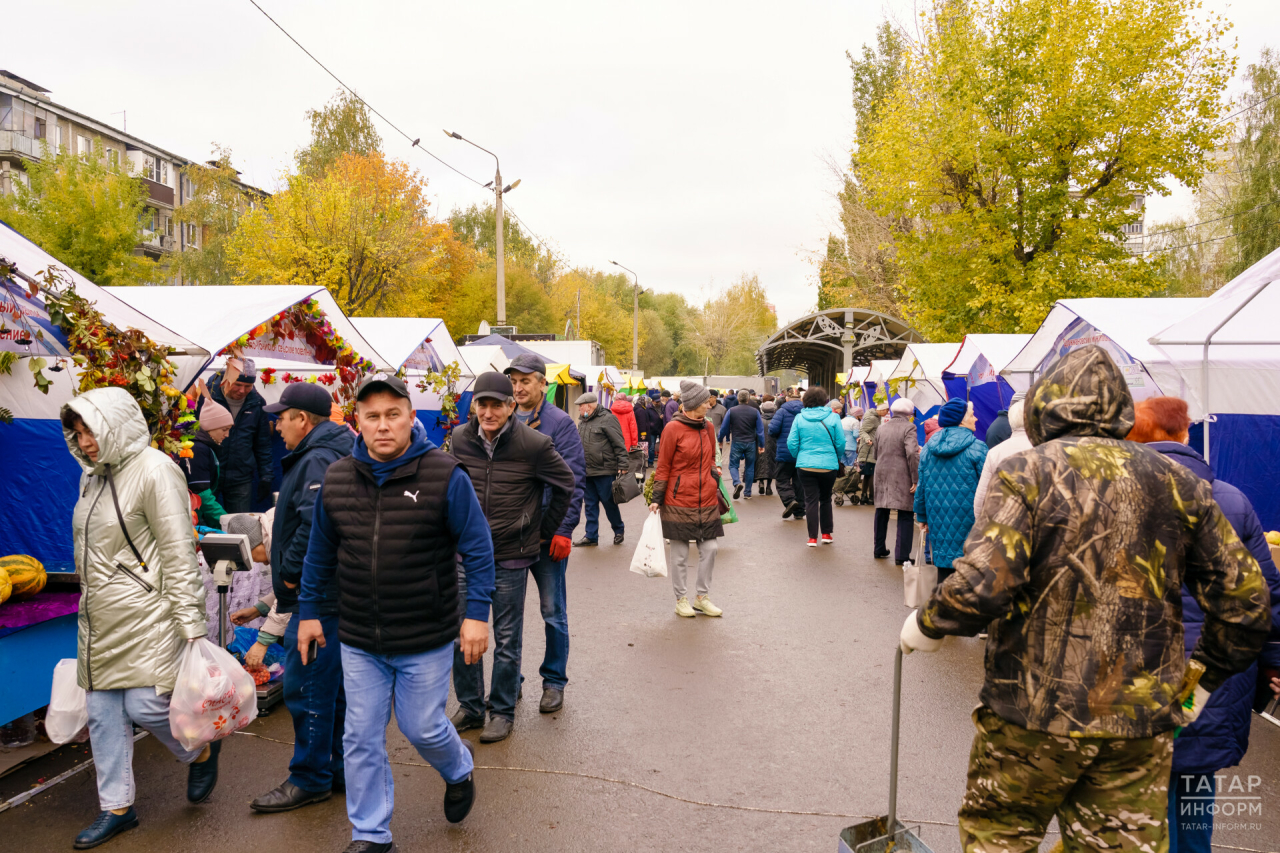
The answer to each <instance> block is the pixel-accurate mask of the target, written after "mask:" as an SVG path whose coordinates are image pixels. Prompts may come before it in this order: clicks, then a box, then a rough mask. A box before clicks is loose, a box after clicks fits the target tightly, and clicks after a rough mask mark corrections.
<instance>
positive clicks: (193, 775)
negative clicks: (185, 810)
mask: <svg viewBox="0 0 1280 853" xmlns="http://www.w3.org/2000/svg"><path fill="white" fill-rule="evenodd" d="M221 751H222V741H220V740H215V741H214V742H213V743H211V744H209V757H208V758H206V759H205V760H204V761H202V762H200V763H199V764H188V765H187V800H188V801H189V802H192V803H203V802H204V801H205V800H207V799H209V795H210V794H212V793H213V787H214V786H215V785H217V784H218V753H219V752H221Z"/></svg>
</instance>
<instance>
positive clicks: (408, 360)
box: [351, 317, 474, 377]
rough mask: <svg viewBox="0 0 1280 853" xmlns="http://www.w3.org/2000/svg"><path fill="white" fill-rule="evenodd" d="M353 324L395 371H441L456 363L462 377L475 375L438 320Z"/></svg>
mask: <svg viewBox="0 0 1280 853" xmlns="http://www.w3.org/2000/svg"><path fill="white" fill-rule="evenodd" d="M351 323H352V324H353V325H354V326H355V327H356V329H358V330H359V332H360V334H361V335H363V336H364V339H365V340H367V341H369V342H370V343H371V344H372V345H373V347H374V349H376V350H377V351H378V353H379V354H380V355H381V356H382V358H383V359H384V360H385V361H386V363H387V364H388V365H390V366H391V368H392V369H393V370H399V369H400V368H401V367H404V368H405V369H406V370H411V371H412V370H417V371H427V370H439V369H440V368H441V367H443V366H445V365H447V364H450V363H453V362H456V363H457V365H458V367H460V368H461V369H462V375H463V376H467V377H470V376H473V375H474V374H473V373H472V372H471V368H470V367H469V366H468V365H467V361H466V359H465V358H463V357H462V353H461V352H460V351H459V349H458V345H457V344H455V343H454V342H453V338H452V337H450V335H449V330H448V328H447V327H446V326H445V324H444V320H441V319H439V318H437V317H352V318H351Z"/></svg>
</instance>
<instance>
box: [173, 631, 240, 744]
mask: <svg viewBox="0 0 1280 853" xmlns="http://www.w3.org/2000/svg"><path fill="white" fill-rule="evenodd" d="M256 716H258V693H257V687H256V686H255V685H254V683H253V676H252V675H250V674H249V673H248V672H246V671H245V669H244V667H242V666H241V665H240V663H239V661H237V660H236V659H235V658H233V657H232V656H231V654H230V653H229V652H227V651H226V650H224V649H220V648H218V647H217V646H216V645H214V644H213V643H211V642H209V641H208V640H206V639H203V638H201V639H199V640H194V641H192V642H190V643H187V644H186V645H184V646H183V648H182V653H181V655H180V656H179V659H178V681H177V683H176V684H175V685H174V687H173V696H172V698H171V699H170V700H169V731H170V732H172V733H173V736H174V738H175V739H176V740H177V741H178V743H180V744H182V748H183V749H199V748H200V747H202V746H204V745H205V744H206V743H209V742H211V741H215V740H220V739H222V738H224V737H227V736H228V735H230V734H231V733H232V732H234V731H236V730H238V729H242V728H244V727H245V726H247V725H249V723H251V722H252V721H253V718H254V717H256Z"/></svg>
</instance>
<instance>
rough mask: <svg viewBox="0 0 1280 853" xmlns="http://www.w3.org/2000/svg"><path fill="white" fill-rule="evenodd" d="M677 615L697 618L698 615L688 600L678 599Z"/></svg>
mask: <svg viewBox="0 0 1280 853" xmlns="http://www.w3.org/2000/svg"><path fill="white" fill-rule="evenodd" d="M676 615H677V616H697V615H698V614H697V613H696V612H695V611H694V609H693V608H692V607H690V606H689V599H688V598H683V597H682V598H678V599H676Z"/></svg>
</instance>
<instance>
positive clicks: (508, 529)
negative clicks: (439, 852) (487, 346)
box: [449, 373, 575, 743]
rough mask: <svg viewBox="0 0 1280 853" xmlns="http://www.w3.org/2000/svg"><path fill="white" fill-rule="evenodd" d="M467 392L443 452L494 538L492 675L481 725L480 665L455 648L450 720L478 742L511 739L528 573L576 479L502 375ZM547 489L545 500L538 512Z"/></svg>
mask: <svg viewBox="0 0 1280 853" xmlns="http://www.w3.org/2000/svg"><path fill="white" fill-rule="evenodd" d="M473 391H474V396H473V398H472V399H474V400H475V401H476V413H475V415H474V416H473V417H472V418H471V419H470V420H468V421H467V423H466V424H464V425H463V426H461V427H459V428H458V429H457V430H455V431H454V434H453V441H452V442H451V443H450V446H449V447H450V449H449V453H450V454H451V455H452V456H453V457H454V458H455V459H457V460H458V462H460V463H461V464H462V465H463V466H464V467H465V470H466V471H467V472H468V473H469V474H470V475H471V482H472V485H473V486H474V487H475V490H476V495H477V497H479V499H480V508H481V509H482V510H483V511H484V516H485V519H486V520H487V521H488V522H489V529H490V531H491V532H492V535H493V552H494V563H495V565H496V572H495V582H494V591H493V643H494V645H493V675H492V679H491V687H490V690H489V695H488V708H489V720H488V722H485V689H484V662H483V661H482V660H476V661H473V662H468V661H466V660H465V657H464V654H463V650H462V646H461V643H458V644H456V645H455V648H454V654H453V688H454V693H456V694H457V697H458V704H459V706H460V707H459V709H458V711H457V713H456V714H455V715H454V716H453V718H452V722H453V725H454V727H455V728H456V729H457V730H458V731H465V730H466V729H471V728H478V727H480V726H483V727H484V731H482V732H481V733H480V742H481V743H496V742H497V741H500V740H504V739H505V738H507V737H508V736H509V735H510V734H511V729H512V726H514V724H515V716H516V701H517V699H518V697H519V691H520V685H521V683H522V682H523V681H524V677H523V676H522V675H521V674H520V651H521V644H522V640H523V638H524V600H525V591H526V589H527V584H528V579H529V569H531V568H532V567H533V566H534V565H535V564H536V563H537V562H538V559H539V556H540V554H541V551H542V543H543V542H547V541H550V539H551V538H552V537H553V536H555V535H556V531H557V529H558V528H559V527H560V523H561V522H562V521H563V520H564V517H565V514H566V513H567V512H568V510H569V501H570V500H571V499H572V497H573V492H574V488H575V481H574V476H573V471H572V470H571V469H570V468H569V465H568V464H567V463H566V462H565V461H564V460H563V459H562V458H560V454H559V453H556V451H555V447H554V443H553V442H552V440H551V439H550V438H549V437H548V436H545V435H543V434H542V433H539V432H536V431H535V430H532V429H530V428H529V427H527V426H525V425H524V424H522V423H520V420H519V419H518V418H515V417H512V415H513V414H514V412H515V409H516V401H515V395H514V391H513V389H512V385H511V380H510V379H509V378H507V376H505V375H503V374H501V373H483V374H481V375H480V376H479V377H477V378H476V382H475V385H474V386H473ZM547 489H550V491H551V500H550V503H549V504H548V505H547V507H546V508H545V511H544V508H543V505H542V498H543V492H544V491H545V490H547ZM466 584H467V578H466V572H464V571H462V570H461V569H459V572H458V588H459V590H460V592H461V594H462V595H463V596H465V595H466Z"/></svg>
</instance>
